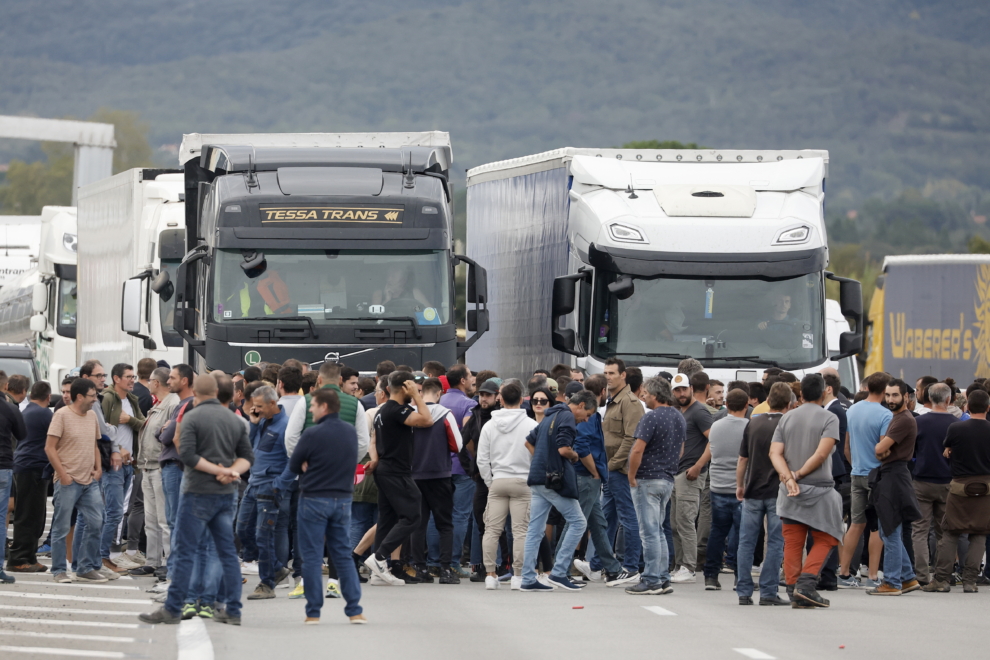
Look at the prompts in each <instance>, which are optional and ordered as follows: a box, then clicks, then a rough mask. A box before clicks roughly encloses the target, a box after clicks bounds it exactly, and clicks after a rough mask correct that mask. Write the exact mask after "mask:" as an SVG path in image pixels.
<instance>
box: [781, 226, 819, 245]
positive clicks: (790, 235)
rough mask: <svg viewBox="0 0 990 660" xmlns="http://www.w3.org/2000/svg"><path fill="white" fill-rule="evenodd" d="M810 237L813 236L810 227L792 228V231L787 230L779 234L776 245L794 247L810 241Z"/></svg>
mask: <svg viewBox="0 0 990 660" xmlns="http://www.w3.org/2000/svg"><path fill="white" fill-rule="evenodd" d="M809 236H811V229H810V228H809V227H806V226H801V227H791V228H790V229H785V230H784V231H782V232H780V233H779V234H777V238H776V240H774V245H794V244H796V243H804V242H805V241H807V240H808V237H809Z"/></svg>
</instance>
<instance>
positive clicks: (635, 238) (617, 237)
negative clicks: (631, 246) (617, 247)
mask: <svg viewBox="0 0 990 660" xmlns="http://www.w3.org/2000/svg"><path fill="white" fill-rule="evenodd" d="M608 233H609V236H611V237H612V240H613V241H618V242H620V243H649V241H647V240H646V238H645V237H644V236H643V232H641V231H640V230H638V229H635V228H633V227H629V226H627V225H620V224H618V223H612V224H610V225H609V226H608Z"/></svg>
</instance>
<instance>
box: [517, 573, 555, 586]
mask: <svg viewBox="0 0 990 660" xmlns="http://www.w3.org/2000/svg"><path fill="white" fill-rule="evenodd" d="M536 581H537V582H539V583H540V584H543V585H546V586H548V587H550V588H551V589H556V588H557V585H555V584H554V583H553V582H551V581H550V575H549V574H547V573H540V574H539V575H538V576H537V578H536ZM519 586H520V587H521V586H522V585H521V584H520V585H519Z"/></svg>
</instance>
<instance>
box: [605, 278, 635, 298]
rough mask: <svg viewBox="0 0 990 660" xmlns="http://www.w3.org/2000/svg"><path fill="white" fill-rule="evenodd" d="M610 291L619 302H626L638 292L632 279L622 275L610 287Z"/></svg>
mask: <svg viewBox="0 0 990 660" xmlns="http://www.w3.org/2000/svg"><path fill="white" fill-rule="evenodd" d="M608 290H609V291H610V292H611V293H612V295H614V296H615V297H616V298H618V299H619V300H625V299H627V298H629V297H630V296H632V294H634V293H635V292H636V286H635V285H634V284H633V281H632V278H631V277H629V276H628V275H622V276H621V277H619V279H617V280H616V281H614V282H612V283H611V284H609V285H608Z"/></svg>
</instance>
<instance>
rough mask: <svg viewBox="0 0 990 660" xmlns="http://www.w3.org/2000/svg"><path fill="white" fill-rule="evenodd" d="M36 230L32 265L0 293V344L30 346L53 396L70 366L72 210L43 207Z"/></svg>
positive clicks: (73, 324)
mask: <svg viewBox="0 0 990 660" xmlns="http://www.w3.org/2000/svg"><path fill="white" fill-rule="evenodd" d="M39 229H40V237H39V246H38V249H37V252H36V254H37V261H36V263H35V264H33V265H32V266H31V267H30V268H28V269H27V270H25V271H23V272H22V273H20V274H19V275H17V276H16V277H14V278H13V279H11V280H9V281H7V282H6V283H5V284H4V286H3V289H2V290H0V342H4V343H9V344H27V345H29V346H31V347H32V348H33V349H34V359H35V362H36V363H37V367H38V374H39V377H40V378H41V379H42V380H46V381H49V382H50V383H52V386H53V387H52V389H53V390H56V389H57V388H58V383H59V382H61V380H62V378H63V377H64V376H65V374H66V373H68V371H69V370H70V369H72V367H73V366H75V364H76V244H77V238H76V209H75V207H71V206H46V207H44V208H43V209H42V210H41V216H40V223H39ZM8 237H9V234H8Z"/></svg>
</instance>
